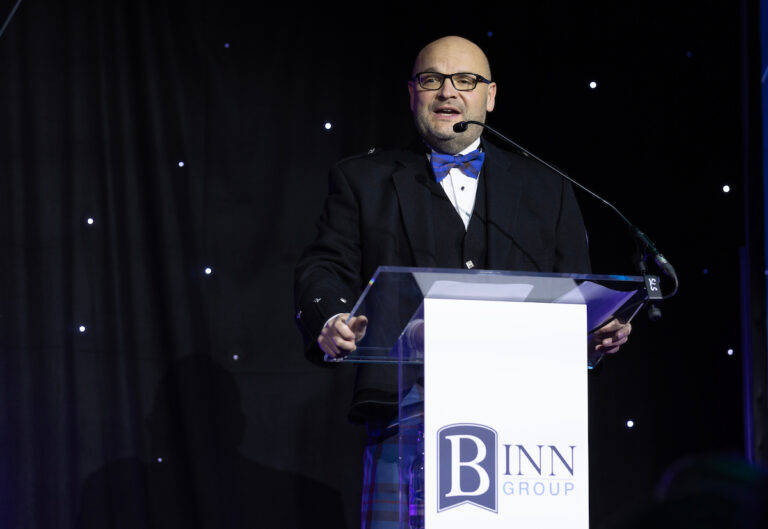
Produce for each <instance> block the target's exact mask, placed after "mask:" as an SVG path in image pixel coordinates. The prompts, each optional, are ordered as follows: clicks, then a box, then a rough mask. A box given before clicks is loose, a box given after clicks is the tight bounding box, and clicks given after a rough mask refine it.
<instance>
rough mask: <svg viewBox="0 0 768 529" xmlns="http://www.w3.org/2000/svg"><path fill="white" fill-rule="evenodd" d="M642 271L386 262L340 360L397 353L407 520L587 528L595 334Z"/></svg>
mask: <svg viewBox="0 0 768 529" xmlns="http://www.w3.org/2000/svg"><path fill="white" fill-rule="evenodd" d="M646 299H647V293H646V290H645V283H644V280H643V278H642V277H634V276H605V275H576V274H543V273H518V272H499V271H486V270H469V271H465V270H449V269H419V268H401V267H380V268H379V269H378V270H377V271H376V274H375V275H374V277H373V278H371V280H370V281H369V284H368V286H367V288H366V289H365V291H364V292H363V295H362V296H361V297H360V299H359V300H358V302H357V304H356V305H355V307H354V309H353V311H352V315H365V316H367V317H368V327H367V331H366V335H365V337H364V338H363V339H362V340H361V341H360V342H359V343H358V348H357V350H356V351H355V352H354V353H352V354H350V355H349V356H348V357H346V359H345V362H356V363H389V364H392V363H393V364H397V365H398V366H399V369H398V372H399V396H398V402H399V404H398V419H397V422H396V423H395V424H393V425H392V426H393V427H395V428H397V429H398V438H399V475H400V480H399V483H400V490H399V513H400V515H399V516H400V527H401V528H402V529H409V528H412V527H413V528H420V527H425V526H426V527H428V529H448V528H451V529H452V528H459V527H461V528H462V529H463V528H466V527H472V526H476V527H483V528H494V527H499V528H501V527H505V528H506V527H521V528H536V529H542V528H548V527H551V528H563V527H569V528H587V527H588V525H589V516H588V470H589V469H588V459H587V378H586V377H587V373H588V369H589V368H592V367H594V364H595V363H596V362H598V361H599V359H595V358H592V359H589V358H588V350H587V344H588V334H589V333H590V332H593V331H594V330H595V329H597V328H599V327H600V326H601V325H603V324H604V323H607V322H608V321H610V320H611V319H612V318H614V317H620V318H622V319H624V320H629V319H631V318H632V317H633V316H634V314H636V313H637V311H638V310H639V309H640V307H641V306H642V304H643V303H644V301H645V300H646Z"/></svg>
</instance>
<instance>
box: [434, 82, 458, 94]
mask: <svg viewBox="0 0 768 529" xmlns="http://www.w3.org/2000/svg"><path fill="white" fill-rule="evenodd" d="M458 92H459V91H458V90H456V88H455V87H454V86H453V82H451V79H449V78H448V77H446V78H445V79H444V80H443V86H441V87H440V89H439V90H438V92H437V95H438V96H440V97H442V98H449V97H456V96H457V95H458Z"/></svg>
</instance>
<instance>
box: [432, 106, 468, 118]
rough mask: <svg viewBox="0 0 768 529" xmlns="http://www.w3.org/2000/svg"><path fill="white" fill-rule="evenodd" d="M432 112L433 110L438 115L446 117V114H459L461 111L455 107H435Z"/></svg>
mask: <svg viewBox="0 0 768 529" xmlns="http://www.w3.org/2000/svg"><path fill="white" fill-rule="evenodd" d="M434 112H435V114H437V115H439V116H446V117H448V116H458V115H459V114H461V112H459V111H458V110H456V109H455V108H451V107H441V108H436V109H435V110H434Z"/></svg>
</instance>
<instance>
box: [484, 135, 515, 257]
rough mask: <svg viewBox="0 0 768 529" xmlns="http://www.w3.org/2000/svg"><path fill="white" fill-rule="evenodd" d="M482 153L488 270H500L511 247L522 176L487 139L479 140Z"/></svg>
mask: <svg viewBox="0 0 768 529" xmlns="http://www.w3.org/2000/svg"><path fill="white" fill-rule="evenodd" d="M483 149H485V152H486V158H485V162H484V164H483V172H482V175H481V177H480V178H483V177H485V178H486V186H487V187H486V197H487V208H488V224H487V229H488V250H487V253H488V263H487V266H488V268H489V269H490V270H504V269H505V268H506V266H507V260H508V256H509V253H510V251H511V250H512V244H513V240H514V238H513V236H512V234H513V233H514V229H515V225H516V223H517V216H518V212H519V210H520V197H521V194H522V192H523V178H522V176H521V175H520V174H519V173H518V172H513V171H512V163H511V162H510V159H509V158H508V157H507V156H504V154H503V153H502V151H500V150H499V149H498V148H496V147H494V146H493V145H491V144H489V143H488V142H485V141H484V142H483Z"/></svg>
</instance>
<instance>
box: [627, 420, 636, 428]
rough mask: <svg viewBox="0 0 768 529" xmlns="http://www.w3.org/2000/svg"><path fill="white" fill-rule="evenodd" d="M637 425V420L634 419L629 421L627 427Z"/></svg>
mask: <svg viewBox="0 0 768 529" xmlns="http://www.w3.org/2000/svg"><path fill="white" fill-rule="evenodd" d="M634 427H635V421H633V420H632V419H630V420H628V421H627V428H634Z"/></svg>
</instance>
